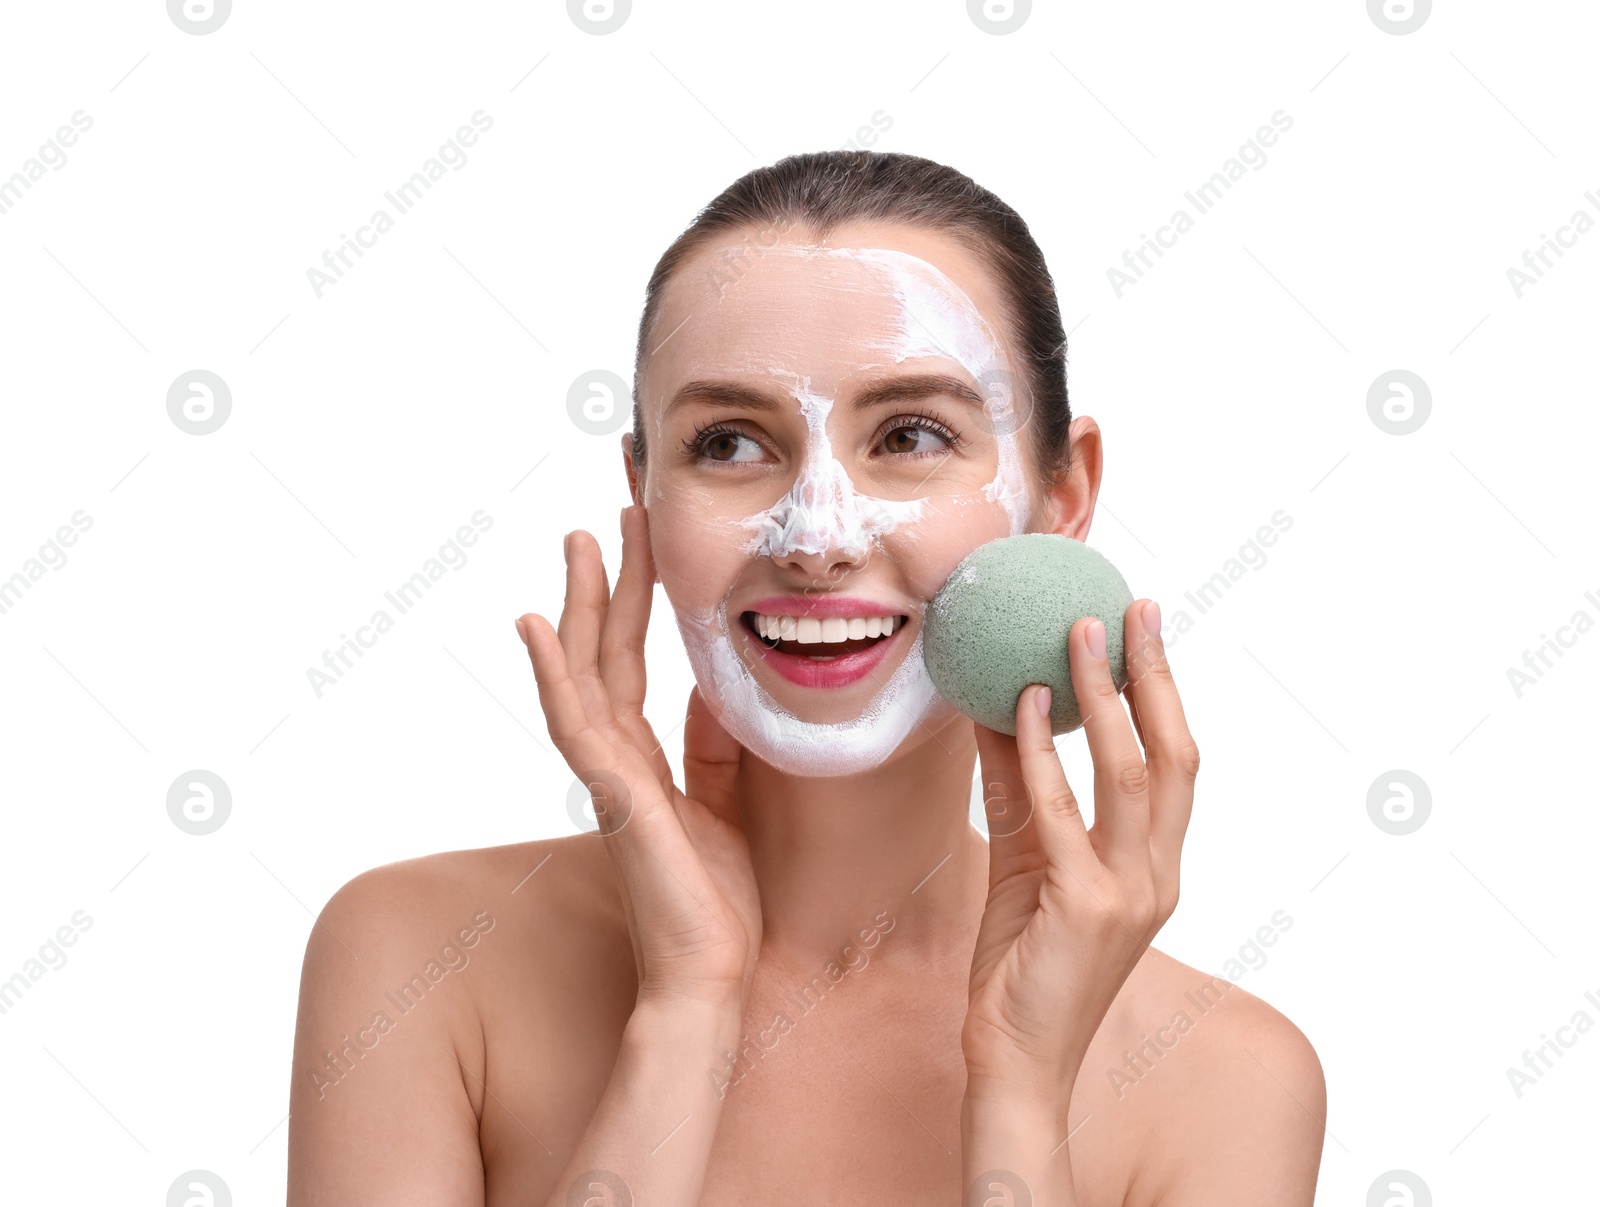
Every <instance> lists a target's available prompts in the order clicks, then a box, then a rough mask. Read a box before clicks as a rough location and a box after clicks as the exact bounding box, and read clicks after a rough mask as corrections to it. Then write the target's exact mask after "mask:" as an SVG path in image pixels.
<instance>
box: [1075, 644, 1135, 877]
mask: <svg viewBox="0 0 1600 1207" xmlns="http://www.w3.org/2000/svg"><path fill="white" fill-rule="evenodd" d="M1106 652H1107V646H1106V631H1105V625H1104V623H1103V622H1102V621H1100V620H1099V619H1098V618H1096V617H1093V616H1088V617H1084V618H1082V619H1080V620H1079V621H1077V622H1076V623H1075V624H1074V625H1073V626H1072V631H1071V632H1070V633H1068V634H1067V667H1068V670H1069V671H1070V673H1071V675H1072V689H1073V691H1074V692H1075V693H1076V695H1077V697H1078V708H1079V711H1080V712H1081V713H1082V714H1083V729H1084V733H1085V734H1086V735H1087V737H1088V740H1089V755H1090V757H1091V758H1092V759H1093V760H1094V830H1095V843H1094V847H1095V850H1096V852H1098V853H1099V855H1100V858H1101V860H1102V861H1103V862H1104V863H1105V865H1106V866H1107V867H1108V868H1110V869H1111V870H1112V871H1113V872H1115V873H1117V874H1118V875H1119V876H1122V877H1124V878H1136V877H1139V876H1145V877H1148V876H1149V874H1150V799H1149V778H1150V773H1149V770H1148V768H1146V766H1145V762H1144V754H1143V752H1141V751H1140V749H1139V743H1138V741H1137V739H1136V738H1135V736H1134V732H1133V725H1132V723H1131V722H1130V721H1129V720H1128V714H1127V711H1126V710H1125V709H1124V708H1123V706H1122V697H1121V696H1119V695H1118V694H1117V687H1116V684H1115V683H1114V682H1113V681H1112V679H1111V664H1110V662H1109V661H1107V658H1106Z"/></svg>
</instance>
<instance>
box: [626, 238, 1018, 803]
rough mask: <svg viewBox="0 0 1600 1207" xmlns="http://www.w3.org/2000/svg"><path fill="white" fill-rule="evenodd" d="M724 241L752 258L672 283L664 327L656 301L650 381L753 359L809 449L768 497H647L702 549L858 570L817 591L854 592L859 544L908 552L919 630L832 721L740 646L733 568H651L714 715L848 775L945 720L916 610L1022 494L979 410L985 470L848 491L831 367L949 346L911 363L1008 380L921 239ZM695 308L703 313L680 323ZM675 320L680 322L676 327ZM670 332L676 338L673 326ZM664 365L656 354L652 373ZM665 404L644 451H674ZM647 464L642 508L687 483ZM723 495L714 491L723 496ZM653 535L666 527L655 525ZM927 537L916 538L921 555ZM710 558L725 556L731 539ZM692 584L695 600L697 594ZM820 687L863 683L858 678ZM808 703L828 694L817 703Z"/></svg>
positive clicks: (1009, 440) (1001, 361) (787, 765)
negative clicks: (751, 501)
mask: <svg viewBox="0 0 1600 1207" xmlns="http://www.w3.org/2000/svg"><path fill="white" fill-rule="evenodd" d="M723 256H724V262H727V261H728V259H729V258H730V257H731V258H732V260H733V262H735V263H741V264H742V263H744V262H745V259H746V257H748V267H744V268H742V271H741V272H740V275H739V276H738V277H737V278H736V279H735V280H734V281H733V282H732V283H731V285H730V284H729V283H728V282H727V281H726V280H722V281H714V282H711V283H708V282H707V281H702V280H699V279H693V280H691V281H689V282H688V283H687V286H686V287H685V288H683V289H680V290H679V291H678V293H677V295H676V297H677V298H678V299H679V300H681V302H682V305H681V306H680V307H677V309H686V310H687V311H688V316H687V317H686V318H684V319H682V321H681V322H680V321H679V320H678V319H677V318H676V309H675V310H674V317H673V318H672V320H671V322H672V323H674V324H676V326H673V325H669V322H668V321H667V320H666V318H665V317H664V318H663V321H662V322H660V323H658V328H659V329H661V330H664V331H668V332H671V333H672V334H671V335H669V336H668V337H667V339H666V340H663V341H662V343H661V344H660V345H658V349H663V350H664V351H662V352H661V353H660V356H659V359H657V357H656V355H653V356H652V361H651V374H652V376H653V377H654V379H655V380H658V381H662V382H665V383H673V382H676V383H679V384H681V383H682V382H683V381H685V380H688V379H690V378H702V377H706V376H722V375H725V374H737V375H739V376H741V377H743V378H745V379H747V380H748V379H749V378H750V377H751V375H752V374H753V375H755V376H756V377H757V378H758V379H761V380H764V381H766V382H767V383H769V385H770V386H772V387H774V388H777V389H781V391H782V392H783V393H785V394H786V395H788V396H789V397H790V398H792V399H793V400H794V401H795V403H797V404H798V408H799V411H800V414H801V415H802V417H803V418H804V420H805V424H806V437H805V447H804V453H803V457H802V460H801V463H800V467H799V472H798V473H797V474H796V476H795V479H794V482H793V484H792V485H791V486H790V488H789V489H788V490H787V491H786V492H785V493H784V494H783V496H782V497H781V498H779V499H778V500H777V501H776V502H774V503H773V504H771V505H770V506H767V507H763V508H761V509H759V510H757V511H755V512H752V513H749V514H745V515H734V514H729V513H726V507H725V506H724V507H723V510H722V512H719V509H718V506H717V503H718V501H719V500H716V499H711V500H708V499H706V498H703V497H702V498H698V499H695V500H694V501H695V502H696V503H698V504H699V505H700V506H701V507H703V508H704V511H705V512H706V513H709V514H701V513H700V512H697V511H695V510H693V509H692V508H690V507H688V506H687V505H686V504H682V503H681V502H678V501H676V500H675V501H674V502H673V503H672V504H670V505H669V506H666V507H659V512H660V513H661V514H663V515H664V516H666V517H667V519H668V522H671V521H672V519H673V518H678V519H681V521H682V522H683V523H684V524H686V525H692V526H694V527H695V529H696V531H695V534H694V540H696V541H698V542H700V546H699V547H700V548H702V549H705V548H707V546H706V544H705V543H706V542H717V543H718V547H719V548H720V549H722V550H724V551H726V550H728V549H730V548H732V549H737V550H738V553H739V558H740V560H742V561H743V562H744V563H745V568H746V569H748V568H749V562H750V561H751V560H753V559H770V558H777V559H780V560H782V559H785V558H788V557H792V556H794V555H798V554H808V555H833V556H836V557H837V558H839V559H843V560H853V561H854V563H855V566H856V567H857V568H856V569H853V570H851V571H850V572H849V573H847V574H846V575H845V576H844V577H843V578H842V579H841V580H839V581H836V582H828V583H817V584H814V585H815V587H816V588H817V590H815V591H813V592H812V593H813V594H816V593H827V592H829V591H837V592H838V593H841V594H854V593H858V592H856V591H853V590H852V586H853V585H854V584H855V583H857V582H859V581H861V576H860V574H859V570H860V568H861V567H862V566H864V562H863V561H862V560H860V559H867V558H879V557H885V558H888V559H890V561H891V563H893V562H894V560H895V558H896V557H897V556H898V557H900V558H902V559H904V560H905V561H908V562H909V561H918V562H919V565H918V566H917V567H915V572H913V567H910V566H900V567H899V569H900V570H901V573H899V574H898V575H897V578H899V579H901V580H902V581H907V580H909V581H914V582H915V591H916V595H917V598H916V599H915V600H914V602H913V606H912V608H911V609H910V610H911V611H912V612H913V614H914V615H915V619H914V621H913V623H915V624H916V625H917V632H916V635H915V638H914V640H913V642H912V644H911V645H910V646H909V647H908V648H907V649H906V651H905V652H904V654H902V655H901V656H900V661H899V663H898V665H896V666H894V668H893V670H892V671H891V672H890V673H889V674H888V675H887V678H881V679H880V681H879V682H878V683H877V684H876V690H874V691H872V694H871V697H870V699H868V700H867V701H866V703H865V705H864V706H863V707H861V708H860V710H859V712H858V714H857V715H854V716H850V717H848V718H846V719H843V720H837V721H820V720H808V719H806V718H804V717H801V716H797V715H796V714H795V712H794V711H792V710H791V709H790V708H788V707H786V706H785V705H784V704H783V703H781V702H780V701H779V700H778V699H777V698H775V697H774V695H773V694H772V692H771V691H769V690H768V689H767V688H766V687H765V686H763V684H762V683H761V682H760V681H759V680H758V679H757V678H756V676H755V675H754V674H753V673H752V671H751V669H750V667H749V666H747V665H746V662H745V659H744V658H742V657H741V656H740V654H739V652H738V650H737V649H736V647H735V644H734V641H735V638H734V636H733V633H734V629H735V628H737V627H738V617H737V616H734V617H730V616H729V615H728V611H727V608H728V601H729V598H730V596H731V594H732V591H733V589H734V587H733V585H730V586H729V587H728V588H727V590H726V591H724V592H723V594H722V596H721V598H720V600H718V601H717V602H715V603H714V604H713V603H711V602H710V601H709V600H705V599H704V595H705V586H704V583H703V582H701V583H696V582H695V580H694V578H693V577H692V575H691V574H690V573H689V572H688V571H687V570H686V571H685V572H684V573H682V574H677V573H673V574H672V576H671V577H672V580H673V581H670V582H669V573H668V572H666V571H663V573H662V582H663V584H664V585H665V586H667V587H668V595H669V599H672V600H673V608H674V613H675V615H676V618H677V623H678V629H679V633H680V634H681V636H682V638H683V641H684V645H685V647H686V649H687V651H688V654H689V660H690V664H691V666H692V667H693V669H694V674H695V678H696V680H697V681H698V683H699V687H700V692H701V695H702V696H703V697H704V698H705V699H706V700H707V702H708V703H709V704H710V705H711V707H712V709H713V711H715V712H716V714H717V715H718V717H719V719H720V720H721V723H722V725H723V727H724V728H725V729H726V730H727V731H728V732H729V733H730V734H732V735H733V737H734V738H735V739H736V740H737V741H738V742H739V743H740V744H741V745H743V746H744V747H746V748H747V749H749V750H750V751H751V752H752V753H754V754H756V755H757V756H758V757H760V758H761V759H763V760H764V761H765V762H767V763H770V764H771V765H772V766H774V767H776V768H778V769H779V770H781V771H784V772H786V773H788V774H791V775H798V776H831V775H850V774H854V773H857V772H860V771H864V770H867V769H869V768H872V767H876V766H878V765H880V764H881V763H883V762H885V761H886V760H887V759H888V758H889V757H890V756H891V755H892V754H893V753H894V751H895V750H896V749H897V748H898V747H899V746H900V745H901V743H902V742H904V741H905V739H906V738H907V737H908V736H910V735H911V734H912V733H913V731H914V730H916V729H917V728H918V727H919V726H923V727H926V728H928V729H930V731H931V729H932V726H930V725H929V724H928V723H929V721H930V720H933V719H935V718H939V719H941V720H942V719H943V718H942V717H941V713H943V714H944V715H946V716H947V715H949V710H951V705H950V704H949V703H948V702H947V701H945V700H944V698H943V697H942V696H940V695H939V693H938V691H937V690H936V689H935V688H934V686H933V683H932V680H931V679H929V677H928V673H927V669H926V667H925V666H924V664H923V661H922V633H921V623H920V612H921V610H922V609H923V608H924V607H925V606H926V603H927V600H928V598H930V597H931V595H932V593H933V591H934V590H936V589H937V588H938V586H939V585H940V584H941V583H942V581H943V575H944V574H946V573H948V569H949V567H951V566H953V565H954V563H955V562H956V561H959V560H960V557H961V556H964V555H965V553H967V552H969V551H970V548H972V547H974V545H975V544H976V543H981V542H982V540H984V539H989V538H990V537H995V536H1002V535H1016V534H1018V533H1021V532H1024V531H1026V530H1027V528H1028V525H1029V523H1030V519H1031V511H1030V500H1029V495H1028V491H1027V483H1026V480H1025V478H1024V472H1023V464H1022V456H1021V450H1020V448H1019V439H1018V433H1017V430H1016V429H1017V424H1016V423H1015V422H1014V421H1008V416H1005V415H991V416H990V417H989V420H988V423H987V425H986V426H987V430H989V431H992V432H994V447H995V453H996V468H995V473H994V476H993V478H992V479H991V480H989V481H988V482H987V483H986V484H983V485H981V486H977V485H975V484H973V483H972V482H971V475H970V473H969V474H968V478H967V480H966V483H965V484H964V485H963V486H961V487H960V488H958V489H956V490H954V491H951V490H949V489H945V490H943V491H941V490H939V489H938V488H937V486H935V487H934V488H929V489H923V487H922V484H920V483H916V484H914V485H913V483H914V480H915V477H916V475H914V474H913V475H910V476H909V478H901V479H897V480H895V481H894V482H893V483H891V484H890V485H891V486H892V487H893V489H891V490H890V493H894V494H899V495H902V496H904V497H898V498H886V497H878V496H874V495H870V494H867V493H863V492H861V491H858V490H856V488H855V483H854V482H853V481H852V478H851V474H850V471H849V470H848V469H847V468H846V466H845V464H844V463H843V462H841V461H840V460H839V459H838V457H836V456H835V453H834V449H833V445H832V442H831V440H830V436H829V430H828V420H829V416H830V415H831V414H832V413H833V412H834V409H835V407H836V405H837V404H838V401H839V400H838V398H837V397H835V393H836V392H838V393H843V392H844V391H843V390H841V389H838V386H839V384H840V379H841V378H842V377H844V376H847V375H849V374H852V373H859V372H861V371H863V370H869V369H873V368H877V369H881V370H885V371H892V370H894V369H897V368H899V369H901V370H902V371H906V370H905V368H904V362H907V361H910V360H930V361H931V360H934V359H938V360H943V361H945V362H947V363H946V364H945V365H944V366H942V367H941V366H939V365H937V364H931V363H930V364H929V365H926V366H924V365H919V366H917V371H943V372H946V373H952V374H953V373H954V369H955V367H959V368H960V369H962V370H965V376H967V377H970V378H971V379H972V381H973V383H975V388H976V389H977V390H978V391H979V392H980V393H983V394H985V395H993V394H995V393H997V392H998V393H1000V394H1001V395H1002V398H1001V402H1002V404H1004V403H1005V402H1007V401H1008V398H1006V397H1005V395H1006V394H1008V391H1005V390H1004V389H1003V383H1008V382H1009V381H1010V370H1009V366H1008V365H1007V363H1006V360H1005V355H1004V352H1003V350H1002V347H1001V344H1000V341H999V340H997V339H996V338H995V336H994V333H993V330H992V328H991V327H990V325H989V324H988V323H987V322H985V321H984V319H983V317H982V315H981V314H980V313H979V312H978V310H977V308H976V307H975V306H974V305H973V303H972V302H971V300H970V299H969V298H968V297H967V295H966V294H965V293H963V292H962V290H960V289H959V288H958V287H957V286H956V285H955V284H954V283H953V282H952V281H951V280H950V279H949V278H948V277H946V276H945V275H944V274H943V273H942V272H940V271H939V270H938V269H937V268H935V267H934V266H933V265H931V264H929V263H928V262H926V261H925V260H922V259H919V258H918V257H916V256H913V255H909V254H907V253H904V252H899V251H893V250H889V249H884V248H854V247H852V248H825V247H815V246H799V245H788V244H783V245H778V246H775V247H771V248H734V249H728V250H727V251H725V252H724V253H723ZM711 284H714V285H715V289H714V291H713V289H712V288H711V287H710V286H711ZM713 292H714V296H713ZM664 314H665V308H664ZM691 323H693V324H697V326H694V327H692V328H691V327H690V324H691ZM679 328H685V329H688V331H689V334H688V335H687V336H685V335H684V334H681V333H680V331H679ZM674 337H676V338H677V340H678V341H679V344H678V347H677V348H673V345H672V342H671V341H672V339H673V338H674ZM658 365H659V366H660V368H661V369H662V370H663V372H661V373H659V374H658V373H657V366H658ZM666 388H667V389H668V390H669V391H670V390H671V389H674V388H676V386H674V385H672V384H668V385H667V386H666ZM664 405H665V404H664V403H663V405H662V406H657V407H655V408H654V413H655V421H656V427H655V432H654V433H653V434H652V437H651V443H650V446H649V447H650V448H651V449H652V452H651V464H652V466H654V465H655V464H656V458H657V457H662V456H665V455H666V454H667V452H668V449H667V447H666V444H665V442H664V440H663V438H662V411H663V409H664ZM791 413H792V412H791ZM974 420H976V422H974ZM966 422H967V424H968V426H969V427H978V428H980V429H982V428H984V427H985V423H984V420H983V419H982V418H980V417H977V416H976V415H975V414H972V415H971V418H969V419H967V421H966ZM835 428H836V430H837V429H838V425H837V424H836V425H835ZM744 439H749V437H744ZM852 456H853V455H852ZM716 472H721V471H713V472H711V473H708V474H707V475H706V476H705V477H703V478H700V479H697V482H696V484H695V485H699V484H701V483H704V482H705V481H706V480H707V479H708V478H709V479H714V478H715V476H716ZM934 472H936V471H931V472H930V474H928V475H925V476H933V473H934ZM648 476H649V478H650V487H651V495H650V497H647V498H646V505H647V506H649V507H650V509H651V515H652V523H654V522H655V521H656V518H657V514H658V505H659V504H660V503H661V502H664V501H665V500H666V498H667V496H668V494H670V493H671V492H674V491H677V492H679V493H680V494H681V493H682V492H689V493H691V494H692V493H693V492H694V490H695V485H691V484H689V483H688V482H687V480H686V479H684V478H682V477H681V476H679V475H674V474H672V473H670V472H663V473H655V472H651V473H650V474H649V475H648ZM744 489H746V490H748V488H744ZM708 493H713V494H714V493H716V492H708ZM727 497H728V496H726V495H725V494H724V495H723V496H722V497H721V501H723V502H725V499H726V498H727ZM769 497H770V496H769ZM969 509H972V510H969ZM669 512H670V515H669V514H668V513H669ZM956 517H959V518H958V519H956ZM958 528H959V529H960V531H961V532H967V533H978V535H976V536H972V537H970V538H969V542H968V544H967V545H966V546H965V547H960V548H954V549H952V548H949V547H948V546H949V545H950V543H951V534H952V533H954V534H955V535H956V536H958V537H959V535H960V532H957V531H956V530H957V529H958ZM653 541H654V543H657V544H658V545H660V544H661V543H662V542H661V540H660V539H659V538H657V537H656V536H655V534H654V533H653ZM924 551H926V555H925V556H923V557H921V558H918V556H917V555H918V554H919V553H923V552H924ZM686 560H687V559H686ZM717 560H719V561H720V562H721V563H723V564H727V554H726V552H724V553H723V554H722V555H721V557H720V558H719V559H717ZM931 563H938V564H937V565H934V564H931ZM945 563H948V564H945ZM659 568H661V559H660V558H659V557H658V569H659ZM919 574H920V581H917V578H918V575H919ZM737 581H738V580H737V578H736V579H735V582H737ZM680 584H681V586H680ZM674 587H679V589H677V590H674V589H673V588H674ZM696 587H698V594H699V595H700V596H701V601H700V602H698V603H691V602H689V601H690V600H692V599H693V598H694V596H695V594H696V593H697V592H696ZM902 589H904V588H902ZM862 593H870V592H862ZM680 599H682V600H683V602H682V603H680V602H679V600H680ZM742 636H743V634H741V637H742ZM891 657H893V655H891ZM780 690H781V689H780ZM832 690H833V691H836V692H843V691H852V690H855V691H858V692H859V691H863V690H867V689H866V688H864V687H861V686H860V685H853V686H852V687H851V688H840V689H832ZM794 691H795V693H796V696H795V697H791V699H795V698H798V696H799V694H801V693H805V692H807V691H811V692H813V693H814V694H820V693H815V689H803V688H799V687H796V688H794ZM851 698H853V699H854V698H859V697H858V696H852V697H851ZM819 708H820V709H822V710H823V711H826V709H825V707H824V706H822V705H819ZM834 711H837V709H835V710H834Z"/></svg>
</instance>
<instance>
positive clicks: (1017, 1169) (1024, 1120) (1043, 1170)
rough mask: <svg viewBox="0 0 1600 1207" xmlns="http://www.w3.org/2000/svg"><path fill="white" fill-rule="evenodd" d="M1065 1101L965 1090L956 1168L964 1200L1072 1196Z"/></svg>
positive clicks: (1039, 1200)
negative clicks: (1057, 1103) (1007, 1097)
mask: <svg viewBox="0 0 1600 1207" xmlns="http://www.w3.org/2000/svg"><path fill="white" fill-rule="evenodd" d="M1066 1116H1067V1104H1066V1103H1065V1101H1063V1102H1062V1103H1061V1104H1060V1107H1059V1109H1058V1108H1057V1107H1056V1106H1054V1105H1053V1104H1041V1103H1039V1102H1036V1101H1031V1100H1020V1099H1018V1100H1012V1101H1005V1100H1003V1099H1000V1098H996V1097H992V1096H990V1097H983V1096H979V1097H974V1096H972V1095H970V1094H969V1095H968V1096H967V1097H966V1098H965V1099H963V1100H962V1103H961V1171H962V1181H963V1183H964V1185H965V1186H966V1188H967V1193H968V1196H969V1198H968V1199H967V1201H968V1202H982V1203H988V1202H1017V1203H1022V1202H1032V1203H1036V1204H1052V1205H1055V1204H1066V1205H1070V1204H1072V1203H1075V1202H1076V1201H1077V1199H1076V1197H1075V1195H1074V1183H1073V1176H1072V1160H1071V1154H1070V1152H1069V1150H1068V1146H1067V1143H1066V1140H1067V1135H1068V1127H1067V1122H1066Z"/></svg>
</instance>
